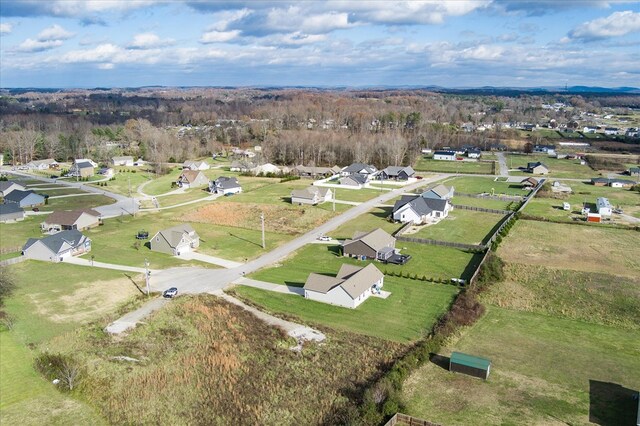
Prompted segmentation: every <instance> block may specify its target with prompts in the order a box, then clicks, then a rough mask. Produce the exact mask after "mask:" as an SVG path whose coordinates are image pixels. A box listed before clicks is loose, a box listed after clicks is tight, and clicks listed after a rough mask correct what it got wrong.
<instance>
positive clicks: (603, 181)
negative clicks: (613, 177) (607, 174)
mask: <svg viewBox="0 0 640 426" xmlns="http://www.w3.org/2000/svg"><path fill="white" fill-rule="evenodd" d="M591 185H593V186H607V185H609V178H603V177H598V178H591Z"/></svg>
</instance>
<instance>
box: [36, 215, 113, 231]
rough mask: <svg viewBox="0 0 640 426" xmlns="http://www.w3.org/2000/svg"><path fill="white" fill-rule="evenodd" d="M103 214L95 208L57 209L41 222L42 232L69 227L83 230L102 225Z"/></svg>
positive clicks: (62, 229)
mask: <svg viewBox="0 0 640 426" xmlns="http://www.w3.org/2000/svg"><path fill="white" fill-rule="evenodd" d="M100 217H101V214H100V213H99V212H97V211H95V210H93V209H84V210H67V211H61V210H58V211H55V212H53V213H51V214H50V215H48V216H47V217H46V218H45V220H44V221H43V222H42V223H41V224H40V228H41V229H42V232H48V233H55V232H60V231H64V230H69V229H77V230H79V231H83V230H85V229H89V228H93V227H96V226H98V225H100Z"/></svg>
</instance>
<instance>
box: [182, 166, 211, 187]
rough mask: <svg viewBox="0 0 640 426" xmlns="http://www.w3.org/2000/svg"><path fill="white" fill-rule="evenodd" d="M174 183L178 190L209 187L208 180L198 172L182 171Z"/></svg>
mask: <svg viewBox="0 0 640 426" xmlns="http://www.w3.org/2000/svg"><path fill="white" fill-rule="evenodd" d="M176 183H177V184H178V186H179V187H180V188H185V189H188V188H196V187H198V186H207V185H209V178H207V177H206V176H205V175H204V173H202V172H201V171H199V170H183V171H182V173H181V174H180V176H179V177H178V180H177V182H176Z"/></svg>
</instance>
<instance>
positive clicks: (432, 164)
mask: <svg viewBox="0 0 640 426" xmlns="http://www.w3.org/2000/svg"><path fill="white" fill-rule="evenodd" d="M414 169H415V170H416V171H427V172H443V173H479V174H486V175H491V174H493V163H491V162H486V161H444V160H434V159H431V158H425V157H420V158H419V159H418V161H417V162H416V165H415V166H414Z"/></svg>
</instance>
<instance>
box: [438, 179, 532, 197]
mask: <svg viewBox="0 0 640 426" xmlns="http://www.w3.org/2000/svg"><path fill="white" fill-rule="evenodd" d="M442 183H443V184H444V185H446V186H453V187H454V188H455V192H462V193H464V194H482V193H488V194H491V193H492V192H493V193H494V194H495V195H517V196H521V197H522V196H526V195H527V194H528V193H529V190H523V189H522V185H520V184H519V183H512V182H505V181H504V180H497V181H496V180H495V179H494V178H488V177H481V176H478V177H476V176H461V177H456V178H451V179H447V180H445V181H444V182H442ZM454 196H455V194H454Z"/></svg>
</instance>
